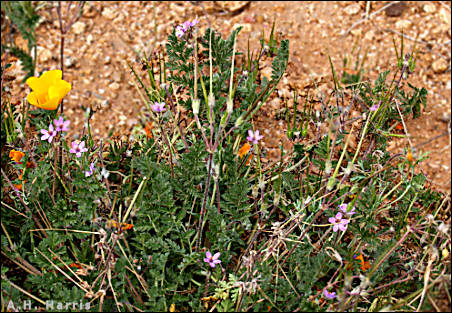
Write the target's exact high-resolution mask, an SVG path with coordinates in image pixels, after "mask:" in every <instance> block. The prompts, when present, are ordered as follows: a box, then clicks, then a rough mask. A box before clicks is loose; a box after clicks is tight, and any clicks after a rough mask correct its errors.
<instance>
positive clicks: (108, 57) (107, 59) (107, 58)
mask: <svg viewBox="0 0 452 313" xmlns="http://www.w3.org/2000/svg"><path fill="white" fill-rule="evenodd" d="M110 63H111V57H110V56H109V55H107V56H106V57H105V59H104V64H105V65H107V64H110Z"/></svg>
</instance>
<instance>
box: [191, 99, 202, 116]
mask: <svg viewBox="0 0 452 313" xmlns="http://www.w3.org/2000/svg"><path fill="white" fill-rule="evenodd" d="M200 102H201V101H200V100H199V99H192V101H191V103H192V106H193V114H195V115H198V113H199V104H200Z"/></svg>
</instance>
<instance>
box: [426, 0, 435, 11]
mask: <svg viewBox="0 0 452 313" xmlns="http://www.w3.org/2000/svg"><path fill="white" fill-rule="evenodd" d="M423 9H424V12H426V13H433V12H435V11H436V6H435V5H434V4H433V3H431V2H430V3H427V4H425V5H424V8H423Z"/></svg>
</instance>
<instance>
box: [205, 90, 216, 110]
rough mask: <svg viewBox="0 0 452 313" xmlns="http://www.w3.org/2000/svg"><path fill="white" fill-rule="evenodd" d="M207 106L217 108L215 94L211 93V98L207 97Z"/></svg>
mask: <svg viewBox="0 0 452 313" xmlns="http://www.w3.org/2000/svg"><path fill="white" fill-rule="evenodd" d="M207 104H208V105H209V107H211V108H212V107H214V106H215V95H214V94H213V92H211V93H209V96H208V97H207Z"/></svg>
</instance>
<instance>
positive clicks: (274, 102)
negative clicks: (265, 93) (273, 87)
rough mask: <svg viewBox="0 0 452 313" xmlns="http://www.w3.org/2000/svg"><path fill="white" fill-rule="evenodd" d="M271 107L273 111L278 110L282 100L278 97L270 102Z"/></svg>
mask: <svg viewBox="0 0 452 313" xmlns="http://www.w3.org/2000/svg"><path fill="white" fill-rule="evenodd" d="M270 106H271V108H272V109H273V110H278V109H279V108H280V106H281V99H280V98H278V97H276V98H274V99H273V100H272V101H270Z"/></svg>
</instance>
